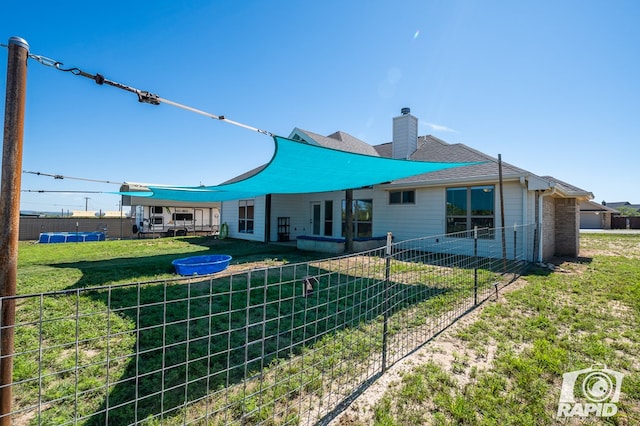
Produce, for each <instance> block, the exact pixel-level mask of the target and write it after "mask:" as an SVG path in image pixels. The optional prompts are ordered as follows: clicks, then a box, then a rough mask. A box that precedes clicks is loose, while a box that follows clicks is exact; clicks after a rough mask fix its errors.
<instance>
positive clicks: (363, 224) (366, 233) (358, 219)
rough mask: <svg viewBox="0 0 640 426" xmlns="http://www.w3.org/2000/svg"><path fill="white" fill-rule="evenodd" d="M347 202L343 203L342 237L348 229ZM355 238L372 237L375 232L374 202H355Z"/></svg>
mask: <svg viewBox="0 0 640 426" xmlns="http://www.w3.org/2000/svg"><path fill="white" fill-rule="evenodd" d="M346 205H347V203H346V201H344V200H343V201H342V236H344V234H345V229H346V218H347V213H346ZM352 209H353V236H354V237H356V238H361V237H371V236H373V235H372V231H373V200H353V204H352Z"/></svg>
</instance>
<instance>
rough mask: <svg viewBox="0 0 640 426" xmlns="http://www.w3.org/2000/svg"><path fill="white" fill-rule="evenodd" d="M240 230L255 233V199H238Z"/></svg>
mask: <svg viewBox="0 0 640 426" xmlns="http://www.w3.org/2000/svg"><path fill="white" fill-rule="evenodd" d="M238 232H244V233H247V234H253V200H240V201H238Z"/></svg>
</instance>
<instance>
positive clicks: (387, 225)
mask: <svg viewBox="0 0 640 426" xmlns="http://www.w3.org/2000/svg"><path fill="white" fill-rule="evenodd" d="M415 191H416V198H415V199H416V202H415V204H393V205H390V204H389V192H388V191H385V190H377V191H375V195H374V201H373V235H374V236H382V235H386V234H387V232H392V233H393V236H394V239H395V241H402V240H408V239H412V238H417V237H423V236H427V235H440V234H444V223H445V222H444V221H445V208H444V197H445V196H444V194H445V192H444V189H443V188H419V189H416V190H415Z"/></svg>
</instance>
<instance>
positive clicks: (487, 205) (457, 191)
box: [446, 185, 495, 238]
mask: <svg viewBox="0 0 640 426" xmlns="http://www.w3.org/2000/svg"><path fill="white" fill-rule="evenodd" d="M494 189H495V188H494V186H493V185H489V186H471V187H463V188H447V230H446V232H447V234H451V233H454V232H461V231H469V230H473V229H474V227H476V226H477V227H478V228H489V229H493V228H494V219H495V207H494V206H495V190H494ZM480 237H481V238H482V237H483V238H493V235H490V234H485V235H480Z"/></svg>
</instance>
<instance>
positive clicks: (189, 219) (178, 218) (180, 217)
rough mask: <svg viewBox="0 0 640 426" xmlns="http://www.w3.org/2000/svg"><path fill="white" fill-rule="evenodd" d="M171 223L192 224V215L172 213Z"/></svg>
mask: <svg viewBox="0 0 640 426" xmlns="http://www.w3.org/2000/svg"><path fill="white" fill-rule="evenodd" d="M173 221H174V222H175V221H180V222H183V221H186V222H193V213H174V214H173Z"/></svg>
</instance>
